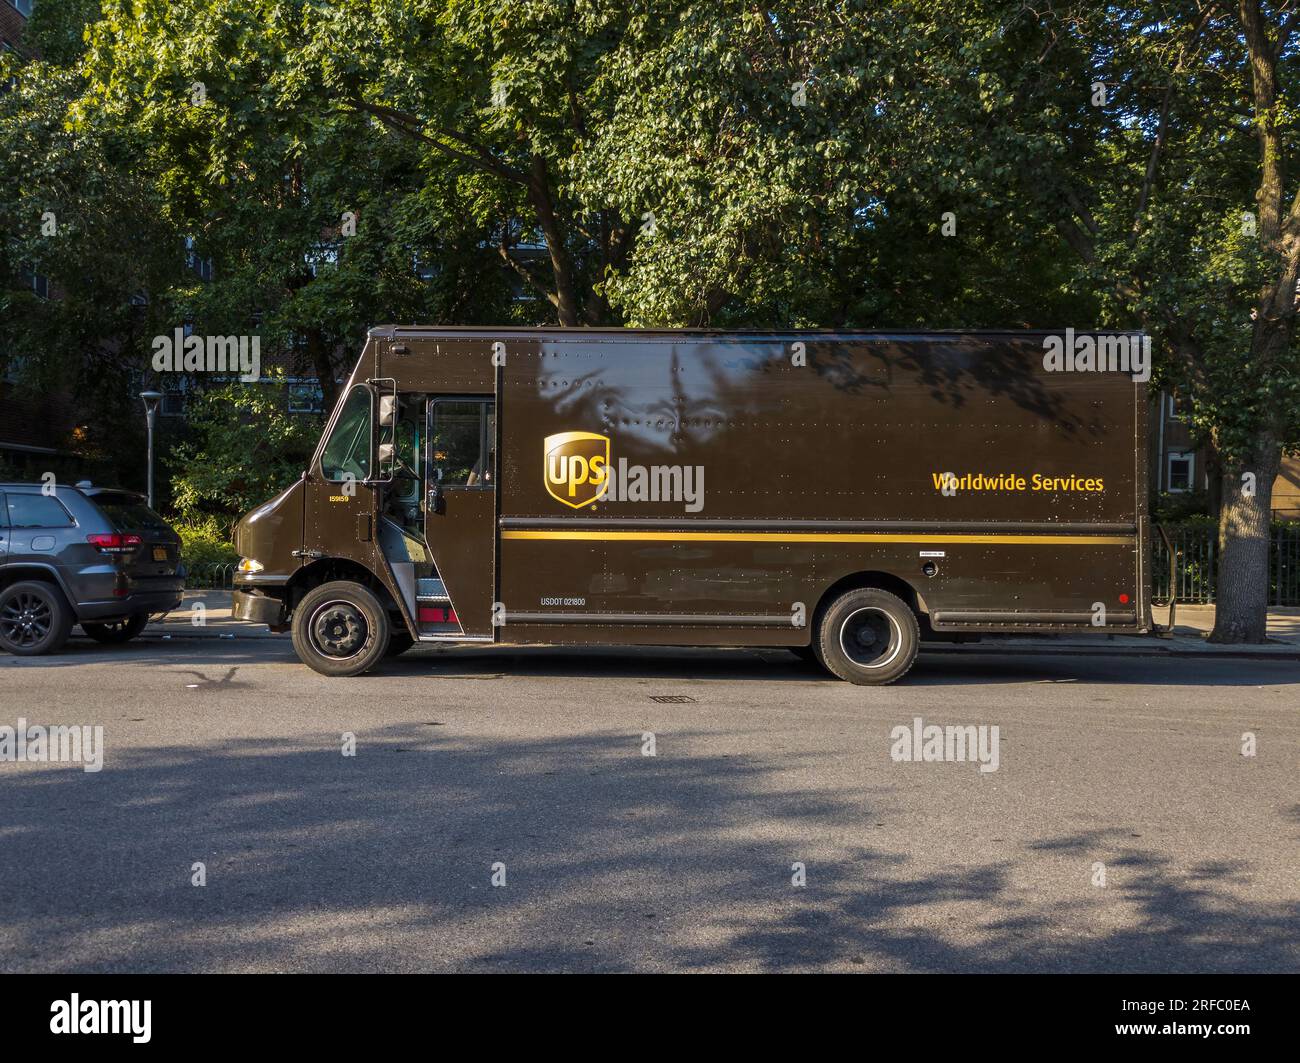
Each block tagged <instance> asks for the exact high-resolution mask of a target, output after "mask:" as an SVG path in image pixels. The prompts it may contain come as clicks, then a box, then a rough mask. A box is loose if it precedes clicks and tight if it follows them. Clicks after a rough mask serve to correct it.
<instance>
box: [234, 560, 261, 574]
mask: <svg viewBox="0 0 1300 1063" xmlns="http://www.w3.org/2000/svg"><path fill="white" fill-rule="evenodd" d="M237 567H238V570H239V571H240V572H246V573H247V572H261V571H262V562H260V561H254V560H253V559H252V558H251V557H243V558H240V560H239V565H238V566H237Z"/></svg>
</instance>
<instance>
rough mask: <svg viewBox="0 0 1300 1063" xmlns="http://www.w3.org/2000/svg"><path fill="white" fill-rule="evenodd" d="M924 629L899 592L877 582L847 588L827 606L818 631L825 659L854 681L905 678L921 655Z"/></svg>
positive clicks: (874, 683)
mask: <svg viewBox="0 0 1300 1063" xmlns="http://www.w3.org/2000/svg"><path fill="white" fill-rule="evenodd" d="M920 644H921V631H920V627H919V625H918V624H917V622H916V614H915V613H913V612H912V610H911V609H909V608H908V606H907V603H906V602H904V601H903V600H902V599H901V598H899V597H898V596H897V595H894V594H890V593H889V592H888V591H882V590H880V589H879V588H877V587H862V588H860V589H858V590H852V591H846V592H845V593H844V594H841V595H840V596H839V597H838V598H836V599H835V600H834V601H833V602H831V603H830V605H829V606H827V608H826V610H825V612H823V613H822V618H821V623H820V624H819V626H818V630H817V642H816V646H817V650H818V654H819V656H820V657H821V660H822V663H823V664H824V665H826V667H827V668H829V669H830V670H831V671H832V672H834V673H835V674H836V675H837V676H839V677H840V678H841V679H847V680H848V681H849V682H850V683H858V684H862V685H871V686H878V685H883V684H885V683H892V682H894V680H896V679H901V678H902V677H903V676H904V675H905V674H906V673H907V670H908V669H909V668H911V667H912V663H913V662H914V661H915V660H916V653H917V650H918V649H919V648H920Z"/></svg>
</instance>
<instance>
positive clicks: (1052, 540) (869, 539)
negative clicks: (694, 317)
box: [501, 531, 1137, 546]
mask: <svg viewBox="0 0 1300 1063" xmlns="http://www.w3.org/2000/svg"><path fill="white" fill-rule="evenodd" d="M501 538H503V539H546V540H564V541H575V540H595V541H598V542H610V541H628V540H630V541H635V542H656V543H995V544H1004V543H1007V544H1015V545H1020V546H1053V545H1054V546H1132V545H1133V544H1134V543H1135V542H1136V541H1137V536H1136V535H942V534H921V535H895V534H892V533H887V532H693V531H680V532H678V531H663V532H659V531H503V532H502V533H501Z"/></svg>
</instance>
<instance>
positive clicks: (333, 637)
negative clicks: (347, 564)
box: [293, 580, 390, 675]
mask: <svg viewBox="0 0 1300 1063" xmlns="http://www.w3.org/2000/svg"><path fill="white" fill-rule="evenodd" d="M389 635H390V625H389V620H388V610H387V609H385V608H384V606H383V605H382V604H381V603H380V601H379V599H378V598H376V597H375V595H374V594H373V593H372V592H371V590H370V589H369V588H368V587H363V586H362V585H361V584H360V583H352V582H350V581H348V580H338V581H336V582H334V583H322V584H321V585H320V586H319V587H316V588H315V589H314V590H311V591H308V592H307V594H306V596H305V597H304V598H303V600H302V601H301V602H299V603H298V607H297V608H296V609H295V610H294V611H293V648H294V649H295V650H296V651H297V653H298V657H299V659H300V660H301V661H302V662H303V664H305V665H307V666H308V667H310V668H314V669H315V670H316V671H318V672H320V674H321V675H360V674H361V673H362V672H365V671H368V670H369V669H370V668H372V667H374V665H375V664H376V663H378V662H379V661H381V660H382V659H383V657H384V654H385V653H386V652H387V651H388V639H389Z"/></svg>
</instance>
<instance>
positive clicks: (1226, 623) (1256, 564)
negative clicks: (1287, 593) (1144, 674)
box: [1210, 429, 1282, 642]
mask: <svg viewBox="0 0 1300 1063" xmlns="http://www.w3.org/2000/svg"><path fill="white" fill-rule="evenodd" d="M1254 458H1255V460H1254V461H1253V462H1251V463H1250V465H1249V466H1245V465H1235V464H1229V463H1227V462H1225V463H1224V467H1223V475H1222V476H1221V478H1220V480H1219V488H1220V497H1221V499H1222V504H1221V506H1220V509H1219V574H1218V579H1217V580H1216V583H1215V602H1216V604H1215V611H1214V630H1213V632H1211V633H1210V641H1211V642H1264V641H1265V638H1266V635H1265V628H1266V626H1267V623H1268V574H1269V534H1270V520H1271V517H1272V504H1273V481H1274V480H1275V479H1277V473H1278V469H1279V468H1280V466H1281V463H1282V448H1281V446H1280V445H1279V443H1278V441H1277V438H1276V437H1275V436H1274V435H1273V434H1272V432H1271V431H1269V430H1267V429H1264V430H1261V431H1260V433H1259V434H1258V436H1257V437H1256V440H1255V454H1254ZM1245 473H1253V474H1254V493H1253V494H1251V493H1247V491H1246V490H1245V488H1246V484H1245V482H1244V481H1243V475H1244V474H1245Z"/></svg>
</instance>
